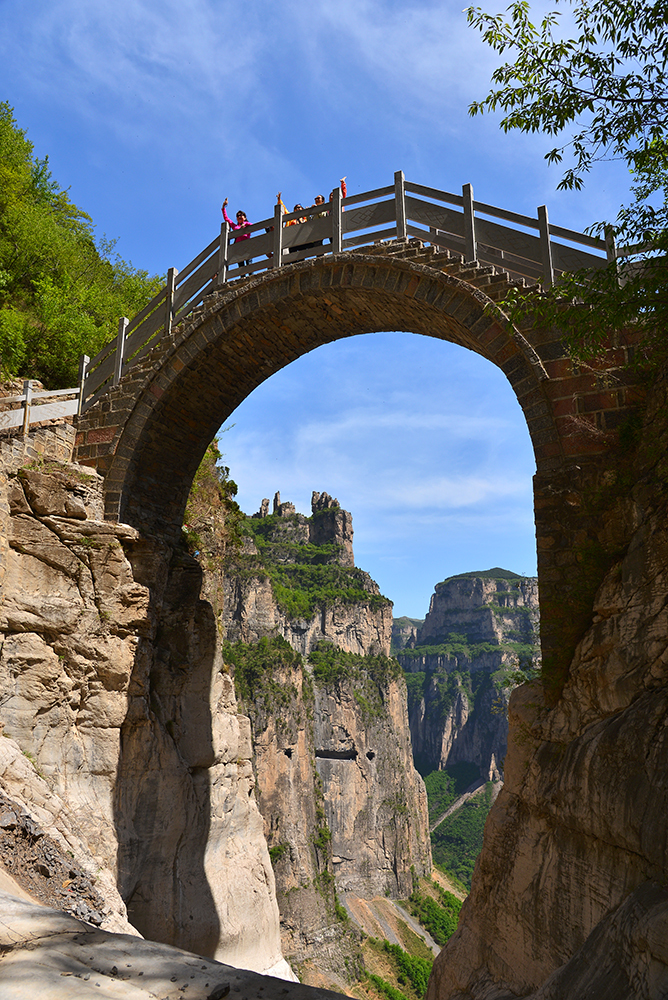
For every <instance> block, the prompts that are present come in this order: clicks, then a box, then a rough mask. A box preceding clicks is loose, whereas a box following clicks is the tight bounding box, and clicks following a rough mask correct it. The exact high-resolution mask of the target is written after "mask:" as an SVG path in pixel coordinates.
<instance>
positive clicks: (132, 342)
mask: <svg viewBox="0 0 668 1000" xmlns="http://www.w3.org/2000/svg"><path fill="white" fill-rule="evenodd" d="M304 219H305V220H306V221H303V220H304ZM492 220H502V222H505V223H510V225H502V224H500V223H499V222H497V221H492ZM244 233H247V234H249V238H248V239H242V240H239V238H238V233H235V231H233V230H230V227H229V226H228V224H227V222H224V223H223V225H222V226H221V229H220V233H219V235H218V236H216V238H215V239H214V240H212V242H211V243H210V244H209V245H208V246H207V247H205V248H204V250H202V252H201V253H200V254H198V255H197V257H195V259H194V260H191V261H190V263H189V264H188V265H187V266H186V267H185V268H184V269H183V270H182V271H181V272H180V273H179V271H177V270H176V268H173V267H172V268H170V269H169V271H168V274H167V284H166V285H165V287H164V288H163V289H161V291H160V292H158V294H157V295H156V296H155V298H153V299H152V300H151V301H150V302H149V303H148V305H147V306H146V307H145V308H144V309H142V310H141V312H139V313H138V314H137V315H136V316H135V317H134V318H133V319H132V320H128V319H126V318H125V317H122V318H121V319H120V321H119V325H118V334H117V336H116V338H115V339H114V340H112V341H111V342H110V343H108V344H106V345H105V347H103V348H102V350H101V351H100V352H99V353H98V354H97V355H96V356H95V357H94V358H92V359H91V358H88V357H87V356H85V355H84V356H83V357H82V358H81V363H80V369H79V389H80V392H81V412H83V411H85V410H86V409H88V407H90V406H92V405H93V403H94V402H95V401H96V400H97V399H99V398H100V396H102V395H103V394H104V393H105V392H106V391H107V389H108V388H109V387H110V386H112V385H117V384H118V382H119V381H120V379H121V377H122V375H123V374H124V373H125V372H126V371H128V369H130V368H131V367H132V366H133V365H134V364H136V363H137V362H138V361H139V360H140V359H141V358H142V357H143V356H144V355H145V354H146V353H147V352H148V351H150V350H151V349H152V348H153V346H154V345H155V344H156V343H157V341H158V340H159V339H160V337H162V336H165V335H169V333H170V332H171V330H172V327H173V326H174V325H175V324H176V323H178V322H179V321H180V320H181V319H184V318H185V317H186V316H187V315H188V314H189V313H191V312H192V310H193V309H194V308H195V307H196V306H197V305H199V304H200V303H201V302H202V300H203V299H204V297H205V296H206V295H209V294H210V293H211V292H213V291H215V290H216V289H219V288H221V287H222V286H224V285H226V284H229V283H231V282H234V281H236V280H238V279H241V278H247V277H250V276H254V275H257V274H259V273H260V272H263V271H268V270H273V269H275V268H277V267H282V266H283V265H285V264H292V263H293V262H295V261H300V260H306V259H309V258H318V257H321V256H324V255H326V254H332V253H340V252H342V251H345V250H357V249H359V248H361V247H363V246H365V245H367V246H368V245H370V244H374V243H378V242H380V241H382V240H388V239H397V238H404V239H406V238H408V237H417V238H418V239H420V240H422V241H423V242H425V243H428V244H431V245H433V246H434V247H436V248H442V249H444V250H450V251H455V252H456V253H459V254H461V255H462V257H463V258H464V260H466V261H475V260H477V261H480V262H481V263H485V264H495V265H497V266H498V267H500V268H502V269H503V270H505V271H508V272H509V273H510V274H511V275H512V276H514V277H525V278H529V279H530V280H532V281H541V282H542V283H543V284H545V285H550V284H552V283H553V281H554V279H555V276H558V275H559V274H561V273H562V272H563V271H577V270H579V269H580V268H583V267H602V266H604V265H605V264H606V263H607V262H608V261H609V260H613V259H614V258H615V256H616V250H615V246H614V242H613V241H612V240H609V241H606V240H603V239H600V238H598V237H595V236H588V235H587V234H586V233H579V232H575V231H574V230H571V229H563V228H562V227H560V226H553V225H552V224H551V223H549V221H548V217H547V209H546V208H545V206H541V207H540V208H539V209H538V210H537V215H536V217H535V218H530V217H529V216H525V215H518V214H517V213H516V212H509V211H506V210H505V209H501V208H495V207H494V206H493V205H486V204H485V203H484V202H480V201H475V200H474V198H473V188H472V187H471V185H470V184H465V185H464V186H463V188H462V193H461V194H451V193H448V192H447V191H439V190H437V189H436V188H430V187H425V186H424V185H422V184H411V183H409V182H408V181H406V180H405V178H404V175H403V173H402V172H401V171H397V173H396V174H395V175H394V184H393V185H390V186H388V187H384V188H377V189H375V190H373V191H364V192H363V193H362V194H355V195H351V196H350V197H348V198H342V197H341V191H340V189H339V188H336V189H335V190H334V191H333V193H332V200H331V201H330V202H328V203H327V204H325V205H324V206H323V205H318V206H310V207H309V208H305V209H302V210H300V211H299V212H290V213H288V214H283V209H282V207H281V206H280V205H277V206H276V208H275V210H274V214H273V216H272V217H270V218H268V219H263V220H262V221H261V222H254V223H251V224H250V225H249V226H248V227H247V228H245V230H244ZM582 248H586V249H582ZM61 391H62V392H63V393H67V392H69V393H71V392H73V391H75V390H61ZM37 395H38V394H33V398H37ZM52 395H53V394H52ZM17 398H18V397H17ZM54 405H57V404H54ZM71 412H74V411H71ZM39 419H46V418H42V417H40V418H39ZM1 426H5V425H3V424H1V423H0V427H1ZM12 426H13V425H12Z"/></svg>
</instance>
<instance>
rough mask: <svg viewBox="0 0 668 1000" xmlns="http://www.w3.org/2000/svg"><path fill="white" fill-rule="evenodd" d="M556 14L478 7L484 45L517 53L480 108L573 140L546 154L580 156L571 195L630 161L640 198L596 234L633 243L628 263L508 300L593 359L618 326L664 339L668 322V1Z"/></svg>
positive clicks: (570, 171) (565, 5)
mask: <svg viewBox="0 0 668 1000" xmlns="http://www.w3.org/2000/svg"><path fill="white" fill-rule="evenodd" d="M551 7H552V9H550V10H548V12H547V13H546V14H545V15H544V16H543V18H542V19H541V20H540V21H539V22H537V23H536V24H534V23H533V22H532V20H531V9H530V5H529V3H528V2H526V0H517V2H515V3H512V4H511V5H510V7H508V10H507V12H506V14H505V15H504V14H496V15H492V14H487V13H485V12H484V11H482V10H481V9H480V8H478V7H470V8H468V10H467V17H468V21H469V23H470V24H471V25H472V26H473V27H475V28H477V29H478V30H480V31H481V32H482V35H483V38H484V40H485V41H486V42H487V43H488V44H489V45H490V46H491V47H492V48H493V49H494V50H495V51H496V52H498V53H499V54H500V55H505V54H508V55H510V56H512V57H513V58H514V61H512V62H511V61H510V60H509V61H506V62H504V63H503V65H501V66H499V67H498V68H497V69H496V70H495V71H494V73H493V74H492V82H493V83H494V84H495V85H496V86H495V87H494V89H492V90H491V91H490V92H489V94H488V95H487V96H486V97H485V98H483V100H481V101H475V102H474V103H473V104H472V105H471V106H470V109H469V110H470V112H471V114H472V115H476V114H481V113H483V112H490V111H497V110H501V111H502V112H504V117H503V119H502V121H501V128H503V129H504V130H505V131H506V132H509V131H511V130H512V129H519V130H520V131H522V132H527V133H531V132H544V133H545V134H547V135H551V136H560V137H561V136H563V140H564V141H563V142H561V143H560V144H559V145H555V146H554V147H553V148H552V149H550V150H548V152H547V153H546V159H547V160H548V162H550V163H562V162H564V161H565V158H566V157H570V163H568V164H567V165H566V169H565V172H564V174H563V176H562V179H561V181H560V183H559V185H558V187H559V188H561V189H575V190H580V189H581V188H582V187H583V185H584V178H585V176H586V175H587V174H588V173H589V172H590V171H591V170H592V168H593V167H594V165H595V164H596V163H598V162H600V161H604V160H615V159H617V160H622V161H624V162H625V163H626V164H627V166H628V169H629V171H630V177H631V181H630V195H631V198H630V200H629V201H628V203H627V204H625V205H622V206H621V207H620V209H619V211H618V214H617V217H616V219H615V220H614V223H613V220H611V219H608V220H603V221H601V222H599V223H598V224H597V225H596V226H594V227H592V228H593V229H594V231H598V232H603V231H605V232H606V233H608V234H609V235H612V234H614V236H615V237H616V240H617V245H618V246H621V247H622V248H623V249H622V250H621V251H618V259H617V261H616V262H613V263H612V264H611V265H609V266H608V267H607V268H603V269H601V270H599V271H581V272H578V273H577V274H573V275H565V276H564V277H563V278H562V279H560V280H559V281H558V282H557V283H556V284H555V286H554V288H553V289H551V290H549V291H548V292H546V293H543V294H541V295H537V294H536V292H535V291H533V292H530V293H528V294H527V293H524V292H522V291H521V290H517V291H515V292H514V294H513V295H512V296H510V297H509V299H508V300H507V301H506V303H505V306H506V307H507V308H508V310H509V313H510V317H511V319H512V320H514V321H516V320H517V319H519V318H521V317H522V316H523V315H524V314H526V312H527V311H532V312H534V314H535V315H536V318H537V319H539V320H542V321H543V322H545V323H557V324H558V325H560V326H562V327H564V328H566V329H567V330H568V331H569V333H570V334H571V338H572V344H573V346H574V348H575V349H576V350H577V351H578V352H579V353H581V354H587V353H590V352H591V351H592V350H596V348H597V347H598V345H599V344H600V343H601V342H602V340H604V339H605V338H606V337H607V336H608V335H609V334H610V333H611V332H612V331H614V330H619V329H622V328H624V327H625V326H629V325H635V326H636V327H640V328H641V329H642V330H643V331H644V332H646V333H647V334H653V333H654V332H655V331H656V330H660V329H662V328H663V327H664V325H665V323H666V319H668V293H667V291H666V286H667V281H666V277H667V276H666V263H665V254H666V252H667V251H668V138H667V136H668V70H667V61H668V31H667V27H668V7H667V6H666V3H665V0H655V2H653V3H647V2H643V0H597V2H595V3H592V2H586V0H584V2H583V0H552V3H551ZM557 8H558V9H557ZM564 15H565V16H564Z"/></svg>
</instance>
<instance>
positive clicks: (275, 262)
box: [271, 202, 283, 267]
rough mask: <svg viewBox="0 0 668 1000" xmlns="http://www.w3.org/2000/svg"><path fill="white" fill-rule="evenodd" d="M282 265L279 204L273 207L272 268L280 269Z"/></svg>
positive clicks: (281, 230)
mask: <svg viewBox="0 0 668 1000" xmlns="http://www.w3.org/2000/svg"><path fill="white" fill-rule="evenodd" d="M282 263H283V206H282V205H281V203H280V202H279V203H278V204H277V205H275V206H274V256H273V259H272V264H271V266H272V267H280V266H281V264H282Z"/></svg>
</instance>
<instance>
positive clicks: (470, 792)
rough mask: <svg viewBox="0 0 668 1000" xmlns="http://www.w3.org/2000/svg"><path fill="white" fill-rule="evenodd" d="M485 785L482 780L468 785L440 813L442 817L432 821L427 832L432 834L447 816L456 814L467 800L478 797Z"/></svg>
mask: <svg viewBox="0 0 668 1000" xmlns="http://www.w3.org/2000/svg"><path fill="white" fill-rule="evenodd" d="M485 785H486V782H485V781H483V780H482V778H479V779H478V781H474V782H473V784H472V785H469V787H468V788H467V789H466V791H465V792H462V794H461V795H460V796H459V798H458V799H455V801H454V802H453V803H452V805H450V806H448V808H447V809H446V810H445V812H444V813H442V815H440V816H439V817H438V819H436V820H434V822H433V823H432V824H431V826H430V827H429V832H430V833H433V832H434V830H435V829H436V828H437V827H439V826H440V825H441V823H442V822H443V820H445V819H447V818H448V816H452V814H453V812H456V811H457V810H458V809H459V807H460V806H463V805H464V803H465V802H468V800H469V799H472V798H473V796H474V795H479V794H480V792H481V791H482V790H483V789H484V787H485Z"/></svg>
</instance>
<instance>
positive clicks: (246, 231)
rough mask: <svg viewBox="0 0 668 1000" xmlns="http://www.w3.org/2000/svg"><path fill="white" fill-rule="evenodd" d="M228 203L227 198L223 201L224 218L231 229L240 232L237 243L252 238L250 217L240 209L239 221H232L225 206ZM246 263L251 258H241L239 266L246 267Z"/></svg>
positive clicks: (235, 240)
mask: <svg viewBox="0 0 668 1000" xmlns="http://www.w3.org/2000/svg"><path fill="white" fill-rule="evenodd" d="M226 205H227V198H226V199H225V201H224V202H223V206H222V213H223V218H224V219H225V222H226V223H227V224H228V226H229V227H230V229H232V230H233V231H234V232H238V233H239V235H238V236H235V238H234V242H235V243H241V241H242V240H249V239H250V222H249V221H248V217H247V215H246V213H245V212H242V211H241V209H239V211H238V212H237V221H236V222H232V220H231V219H230V217H229V215H228V214H227V212H226V211H225V206H226ZM246 264H250V260H240V261H239V267H244V266H245V265H246Z"/></svg>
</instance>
